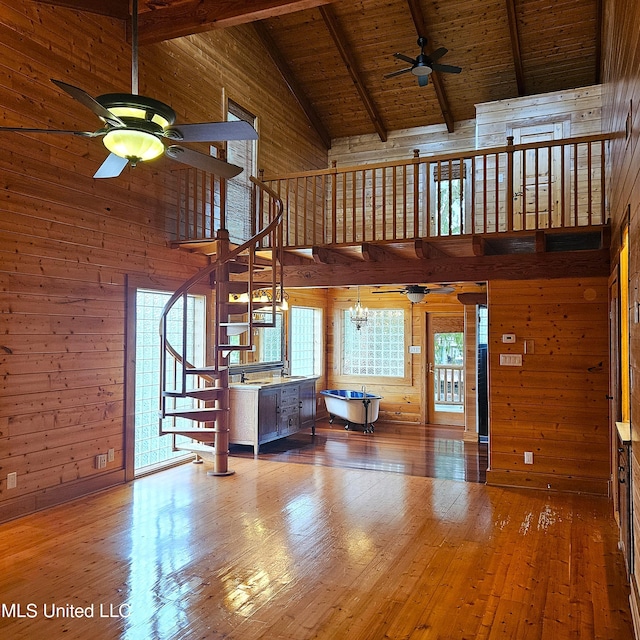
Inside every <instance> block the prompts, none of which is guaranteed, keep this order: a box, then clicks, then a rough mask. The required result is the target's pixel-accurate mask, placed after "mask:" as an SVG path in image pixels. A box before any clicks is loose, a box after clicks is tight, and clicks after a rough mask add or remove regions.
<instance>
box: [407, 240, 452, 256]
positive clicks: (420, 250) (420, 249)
mask: <svg viewBox="0 0 640 640" xmlns="http://www.w3.org/2000/svg"><path fill="white" fill-rule="evenodd" d="M413 248H414V250H415V252H416V257H417V258H420V259H421V260H433V259H434V258H446V257H448V255H447V254H446V253H445V252H444V251H442V250H441V249H438V247H436V246H435V245H434V243H433V242H428V241H427V240H424V239H422V238H417V239H416V241H415V242H414V245H413Z"/></svg>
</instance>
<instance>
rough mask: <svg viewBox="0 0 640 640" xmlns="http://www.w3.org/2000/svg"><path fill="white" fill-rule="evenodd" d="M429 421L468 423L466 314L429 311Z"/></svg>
mask: <svg viewBox="0 0 640 640" xmlns="http://www.w3.org/2000/svg"><path fill="white" fill-rule="evenodd" d="M427 316H428V358H429V365H428V368H427V387H426V388H427V397H428V402H427V405H428V409H429V414H428V415H429V422H430V423H431V424H438V425H455V426H464V420H465V407H464V399H465V370H464V369H465V367H464V352H465V340H464V315H463V314H462V313H456V314H450V313H437V312H436V313H428V314H427Z"/></svg>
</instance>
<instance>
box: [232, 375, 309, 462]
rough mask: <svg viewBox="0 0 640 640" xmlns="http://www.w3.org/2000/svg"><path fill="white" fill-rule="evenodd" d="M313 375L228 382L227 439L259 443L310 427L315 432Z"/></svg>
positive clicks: (255, 445) (241, 442) (251, 443)
mask: <svg viewBox="0 0 640 640" xmlns="http://www.w3.org/2000/svg"><path fill="white" fill-rule="evenodd" d="M316 380H317V377H291V378H275V379H273V380H265V381H250V382H241V383H235V384H231V385H230V387H229V400H230V415H229V442H230V443H231V444H247V445H251V446H252V447H253V451H254V453H256V454H257V453H258V452H259V451H260V445H262V444H264V443H265V442H271V441H272V440H277V439H278V438H285V437H286V436H289V435H291V434H292V433H296V431H301V430H303V429H308V428H310V429H311V433H312V435H315V419H316Z"/></svg>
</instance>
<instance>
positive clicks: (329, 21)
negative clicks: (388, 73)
mask: <svg viewBox="0 0 640 640" xmlns="http://www.w3.org/2000/svg"><path fill="white" fill-rule="evenodd" d="M320 13H321V14H322V19H323V20H324V22H325V24H326V25H327V29H328V30H329V33H330V34H331V37H332V38H333V41H334V43H335V45H336V47H337V49H338V52H339V53H340V56H341V57H342V61H343V62H344V64H345V66H346V67H347V71H348V72H349V75H350V76H351V80H353V84H354V85H355V86H356V90H357V91H358V95H359V96H360V99H361V100H362V103H363V104H364V107H365V109H366V110H367V114H368V115H369V118H370V119H371V122H372V123H373V126H374V127H375V130H376V132H377V133H378V135H379V136H380V140H382V142H386V141H387V131H386V129H385V126H384V124H383V122H382V117H381V116H380V114H379V113H378V109H377V107H376V105H375V104H374V102H373V99H372V98H371V95H370V94H369V91H368V90H367V88H366V87H365V84H364V82H363V80H362V76H361V74H360V71H359V70H358V65H357V64H356V59H355V56H354V55H353V51H352V49H351V47H350V46H349V44H348V42H347V39H346V37H345V34H344V33H343V31H342V29H341V27H340V24H339V23H338V20H337V18H336V15H335V13H334V12H333V9H332V8H331V7H329V6H324V7H320Z"/></svg>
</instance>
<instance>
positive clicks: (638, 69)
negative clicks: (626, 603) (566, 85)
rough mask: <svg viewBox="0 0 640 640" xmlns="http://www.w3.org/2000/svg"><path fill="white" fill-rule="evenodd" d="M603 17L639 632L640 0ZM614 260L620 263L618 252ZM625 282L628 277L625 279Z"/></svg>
mask: <svg viewBox="0 0 640 640" xmlns="http://www.w3.org/2000/svg"><path fill="white" fill-rule="evenodd" d="M603 4H604V22H603V52H604V56H603V81H604V100H603V103H604V113H603V121H604V127H605V128H606V130H608V131H612V132H617V133H619V134H620V135H619V137H618V138H617V139H616V140H614V141H613V142H612V144H611V158H610V166H609V171H610V175H611V181H610V192H609V198H608V206H609V211H610V215H611V218H612V221H613V234H612V238H613V240H614V242H615V243H616V246H614V251H615V249H616V248H617V247H618V246H619V238H620V230H621V228H622V227H623V226H624V225H625V224H628V225H629V283H628V284H629V309H628V310H626V309H622V310H621V313H627V311H628V312H629V318H630V328H629V336H622V339H623V340H626V339H628V340H629V356H630V380H631V385H630V386H631V388H630V404H631V406H630V415H631V438H632V444H631V455H632V462H631V474H632V478H631V486H632V492H633V493H632V531H633V566H632V574H633V575H632V576H631V583H632V595H631V604H632V612H633V614H634V624H635V629H636V634H638V633H640V588H639V586H638V578H637V576H638V573H640V445H639V443H640V423H638V420H637V417H636V416H638V415H639V414H640V385H639V384H638V380H640V324H638V322H637V321H634V319H635V318H637V315H636V314H635V313H634V312H633V311H634V310H635V309H637V307H638V304H639V303H640V286H639V284H638V283H639V282H640V144H638V142H639V137H640V108H639V107H640V30H638V24H640V4H638V3H637V2H625V0H605V2H604V3H603ZM612 262H613V263H614V264H616V263H617V259H616V256H615V255H614V256H612ZM623 286H624V283H623Z"/></svg>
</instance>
